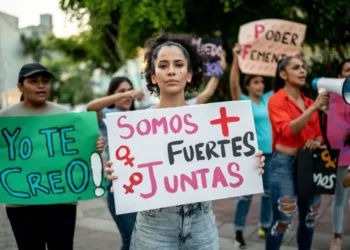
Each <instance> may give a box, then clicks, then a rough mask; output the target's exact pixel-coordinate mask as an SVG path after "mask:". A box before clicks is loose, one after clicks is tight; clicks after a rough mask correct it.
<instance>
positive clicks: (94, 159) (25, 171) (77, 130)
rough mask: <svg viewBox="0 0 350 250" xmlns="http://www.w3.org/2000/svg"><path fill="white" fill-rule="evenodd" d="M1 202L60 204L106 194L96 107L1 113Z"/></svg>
mask: <svg viewBox="0 0 350 250" xmlns="http://www.w3.org/2000/svg"><path fill="white" fill-rule="evenodd" d="M0 132H1V133H0V203H5V204H31V205H34V204H57V203H66V202H74V201H78V200H87V199H93V198H96V197H101V196H103V195H104V194H105V189H104V188H103V187H104V186H105V185H104V184H105V183H104V182H105V181H104V178H103V167H102V165H103V164H102V159H101V156H100V154H99V153H98V152H96V140H97V138H98V136H99V130H98V127H97V118H96V113H92V112H86V113H67V114H60V115H51V116H35V117H34V116H31V117H0Z"/></svg>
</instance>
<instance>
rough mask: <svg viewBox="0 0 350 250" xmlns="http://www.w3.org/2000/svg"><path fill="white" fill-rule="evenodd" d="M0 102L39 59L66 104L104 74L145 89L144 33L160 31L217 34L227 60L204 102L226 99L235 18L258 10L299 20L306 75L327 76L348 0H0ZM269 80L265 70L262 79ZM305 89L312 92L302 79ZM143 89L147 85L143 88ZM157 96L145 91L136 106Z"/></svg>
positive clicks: (98, 84) (98, 87)
mask: <svg viewBox="0 0 350 250" xmlns="http://www.w3.org/2000/svg"><path fill="white" fill-rule="evenodd" d="M0 2H1V4H0V93H1V101H0V108H4V107H6V106H8V105H10V104H13V103H16V102H18V100H19V96H20V93H19V92H18V90H17V77H18V72H19V69H20V67H21V66H22V65H23V64H25V63H27V62H31V61H35V62H40V63H42V64H43V65H45V66H46V67H48V68H49V70H50V71H52V72H53V73H54V74H55V76H56V77H55V79H54V81H53V82H52V84H53V89H54V91H52V96H51V100H53V101H56V102H59V103H61V104H65V105H67V106H68V107H70V108H71V109H72V110H73V111H76V112H80V111H84V110H85V106H86V104H87V102H89V101H91V100H92V99H94V98H96V97H99V96H104V95H105V93H106V91H107V87H108V85H109V81H110V79H111V77H113V76H118V75H125V76H127V77H129V78H130V79H131V81H132V82H133V84H134V86H135V87H136V88H137V89H145V79H144V78H143V77H142V74H141V71H142V61H143V54H144V49H143V45H144V43H145V41H146V40H147V39H148V38H149V37H151V36H153V35H156V34H158V33H159V32H162V31H171V32H188V33H194V34H196V35H198V36H210V37H215V38H218V39H221V40H222V43H223V48H224V50H225V51H226V61H227V68H226V70H225V74H224V75H223V77H222V80H221V81H220V85H219V87H218V89H217V90H216V93H215V94H214V96H213V97H212V99H211V102H216V101H225V100H230V97H229V91H228V88H229V85H228V77H229V71H230V67H231V63H232V47H233V46H234V44H235V43H236V42H237V39H238V32H239V28H240V26H241V25H243V24H245V23H248V22H251V21H255V20H259V19H266V18H277V19H284V20H289V21H295V22H299V23H303V24H305V25H307V31H306V38H305V40H304V43H303V52H304V56H305V61H306V64H307V68H308V73H309V75H308V82H309V83H310V79H312V78H313V77H318V76H330V77H335V65H336V64H337V63H338V62H339V61H340V60H341V59H344V58H350V29H349V23H350V7H349V1H346V0H337V1H325V0H307V1H305V0H304V1H303V0H259V1H255V0H245V1H244V0H152V1H151V0H127V1H122V0H31V1H24V0H11V1H5V0H0ZM266 83H267V88H271V83H272V78H270V79H269V78H268V79H266ZM305 88H306V90H307V93H308V94H309V95H313V92H314V91H313V90H311V88H310V86H309V85H307V86H306V87H305ZM146 93H148V91H146ZM156 102H157V98H155V97H151V96H146V97H145V98H144V100H143V102H142V103H138V107H139V108H140V107H143V108H144V107H147V106H149V105H151V104H154V103H156Z"/></svg>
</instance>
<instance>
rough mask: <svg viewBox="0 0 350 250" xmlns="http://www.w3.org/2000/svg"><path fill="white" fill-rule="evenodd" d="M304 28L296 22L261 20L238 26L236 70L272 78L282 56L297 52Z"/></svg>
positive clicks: (303, 35)
mask: <svg viewBox="0 0 350 250" xmlns="http://www.w3.org/2000/svg"><path fill="white" fill-rule="evenodd" d="M305 33H306V25H304V24H299V23H295V22H290V21H285V20H278V19H264V20H259V21H254V22H250V23H247V24H244V25H242V26H241V27H240V30H239V35H238V42H239V44H240V45H241V54H240V56H239V67H240V69H241V71H242V72H243V73H245V74H252V75H263V76H272V77H274V76H275V74H276V70H277V62H278V61H279V60H280V59H281V58H283V57H285V56H295V55H298V54H299V53H300V49H301V44H302V42H303V41H304V38H305Z"/></svg>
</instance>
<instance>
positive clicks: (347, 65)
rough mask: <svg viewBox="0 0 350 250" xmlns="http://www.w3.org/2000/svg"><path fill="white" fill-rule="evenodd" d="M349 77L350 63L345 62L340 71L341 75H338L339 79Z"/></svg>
mask: <svg viewBox="0 0 350 250" xmlns="http://www.w3.org/2000/svg"><path fill="white" fill-rule="evenodd" d="M349 75H350V62H346V63H345V64H344V65H343V68H342V71H341V74H340V75H338V77H339V78H346V77H348V76H349Z"/></svg>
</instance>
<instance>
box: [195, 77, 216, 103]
mask: <svg viewBox="0 0 350 250" xmlns="http://www.w3.org/2000/svg"><path fill="white" fill-rule="evenodd" d="M218 84H219V77H212V78H210V80H209V82H208V84H207V86H206V87H205V89H204V90H203V91H202V92H201V93H200V94H199V95H198V96H197V102H196V104H203V103H207V102H208V101H209V99H210V98H211V97H212V96H213V95H214V93H215V90H216V88H217V87H218Z"/></svg>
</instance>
